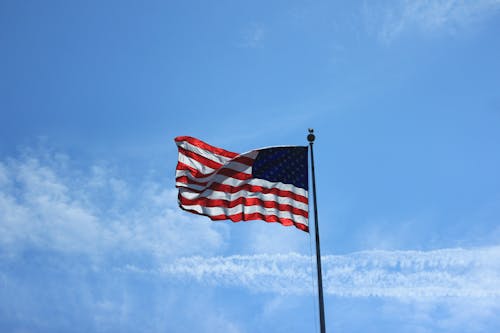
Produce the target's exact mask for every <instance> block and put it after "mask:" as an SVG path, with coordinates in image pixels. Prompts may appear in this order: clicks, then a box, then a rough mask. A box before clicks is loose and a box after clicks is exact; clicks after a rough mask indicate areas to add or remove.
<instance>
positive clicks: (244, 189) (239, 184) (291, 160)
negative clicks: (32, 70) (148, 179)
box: [175, 136, 309, 232]
mask: <svg viewBox="0 0 500 333" xmlns="http://www.w3.org/2000/svg"><path fill="white" fill-rule="evenodd" d="M175 143H176V144H177V147H178V149H179V160H178V163H177V168H176V185H175V186H176V187H177V188H178V189H179V195H178V199H179V206H180V207H181V208H182V209H184V210H186V211H189V212H192V213H195V214H199V215H204V216H208V217H209V218H210V219H212V220H214V221H218V220H231V221H233V222H239V221H250V220H263V221H266V222H278V223H281V224H283V225H285V226H291V225H294V226H295V227H297V228H299V229H301V230H303V231H306V232H308V231H309V227H308V215H309V209H308V178H309V177H308V163H307V156H308V155H307V146H286V147H270V148H262V149H257V150H252V151H250V152H247V153H244V154H238V153H234V152H231V151H227V150H224V149H221V148H217V147H214V146H212V145H209V144H208V143H205V142H203V141H201V140H198V139H196V138H193V137H190V136H179V137H177V138H175Z"/></svg>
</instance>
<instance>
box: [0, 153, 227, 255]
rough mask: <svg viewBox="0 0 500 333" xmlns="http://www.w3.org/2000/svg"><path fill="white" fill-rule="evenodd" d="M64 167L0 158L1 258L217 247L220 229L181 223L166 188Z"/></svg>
mask: <svg viewBox="0 0 500 333" xmlns="http://www.w3.org/2000/svg"><path fill="white" fill-rule="evenodd" d="M71 163H72V162H71V160H70V159H69V157H68V156H66V155H63V154H56V153H47V152H33V151H31V152H29V151H27V152H25V153H24V154H23V155H22V156H20V157H17V158H6V159H4V160H3V161H0V249H1V250H2V253H3V255H7V256H16V255H17V254H19V253H22V252H23V251H25V250H26V249H39V250H44V251H47V250H49V251H55V252H58V253H67V254H83V255H86V256H89V257H91V258H94V259H96V260H106V259H107V258H108V257H116V256H117V255H118V256H120V255H121V254H129V255H132V257H134V254H135V255H141V254H144V255H146V256H147V257H150V258H156V259H159V260H161V259H164V258H167V257H170V256H174V255H179V254H183V253H184V254H188V253H191V254H194V253H199V252H198V251H203V252H205V251H208V252H212V251H214V250H216V249H218V248H219V247H221V246H223V243H224V232H223V229H224V228H223V226H221V225H220V224H219V225H215V224H210V223H196V219H197V218H196V217H193V218H186V214H184V213H183V212H182V211H180V210H179V209H178V207H177V198H176V191H175V189H173V188H172V187H171V186H167V184H164V183H159V182H155V181H151V180H147V179H145V180H141V181H136V182H132V181H130V180H128V181H127V180H124V179H123V178H120V177H119V176H118V175H117V172H116V170H113V168H112V167H109V166H106V165H103V164H101V165H99V164H94V165H92V166H90V167H89V168H87V169H86V170H81V169H80V170H78V169H75V168H72V166H71ZM217 228H218V229H217ZM193 240H196V241H195V242H193Z"/></svg>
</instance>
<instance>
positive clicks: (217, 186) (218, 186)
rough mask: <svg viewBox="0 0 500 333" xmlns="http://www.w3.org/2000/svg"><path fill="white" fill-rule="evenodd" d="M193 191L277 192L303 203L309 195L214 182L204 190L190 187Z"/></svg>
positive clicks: (279, 194)
mask: <svg viewBox="0 0 500 333" xmlns="http://www.w3.org/2000/svg"><path fill="white" fill-rule="evenodd" d="M189 190H190V191H192V192H195V193H202V192H204V191H206V190H214V191H220V192H227V193H237V192H239V191H248V192H256V193H263V194H275V195H277V196H280V197H287V198H291V199H293V200H295V201H300V202H303V203H306V204H307V203H308V200H307V197H305V196H303V195H300V194H297V193H294V192H292V191H285V190H280V189H277V188H267V187H263V186H256V185H250V184H244V185H240V186H231V185H227V184H220V183H212V184H210V186H209V187H207V188H204V189H203V190H200V191H198V190H195V189H191V188H190V189H189Z"/></svg>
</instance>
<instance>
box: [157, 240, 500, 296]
mask: <svg viewBox="0 0 500 333" xmlns="http://www.w3.org/2000/svg"><path fill="white" fill-rule="evenodd" d="M499 259H500V246H495V247H486V248H479V249H460V248H456V249H441V250H433V251H378V250H373V251H363V252H356V253H352V254H346V255H328V256H324V257H323V259H322V260H323V271H324V272H323V274H324V290H325V292H326V293H327V294H330V295H337V296H361V297H366V296H382V297H402V298H407V297H443V296H452V297H498V296H500V260H499ZM313 267H314V266H313V265H312V261H311V258H310V257H308V256H305V255H299V254H295V253H292V254H285V255H283V254H276V255H246V256H242V255H235V256H229V257H211V258H204V257H199V256H196V257H184V258H181V259H178V260H176V261H175V262H173V263H172V264H168V265H165V266H164V267H163V268H162V270H161V272H162V274H165V275H166V276H169V277H173V278H180V279H183V280H185V279H188V280H195V281H197V282H199V283H203V284H209V285H216V286H240V287H246V288H249V289H252V290H256V291H261V292H278V293H284V294H307V293H311V292H313V290H314V288H313V285H312V283H313V282H312V281H313V280H314V276H315V275H314V274H315V273H314V274H312V273H313V271H312V269H313Z"/></svg>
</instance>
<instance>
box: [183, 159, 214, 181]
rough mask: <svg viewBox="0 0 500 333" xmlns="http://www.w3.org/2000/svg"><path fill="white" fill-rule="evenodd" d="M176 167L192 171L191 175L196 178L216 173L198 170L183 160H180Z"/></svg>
mask: <svg viewBox="0 0 500 333" xmlns="http://www.w3.org/2000/svg"><path fill="white" fill-rule="evenodd" d="M175 169H176V170H188V171H189V172H191V176H193V177H195V178H204V177H207V176H210V175H213V174H214V172H211V173H202V172H201V171H200V170H197V169H195V168H193V167H192V166H190V165H187V164H185V163H182V162H178V163H177V168H175Z"/></svg>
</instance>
